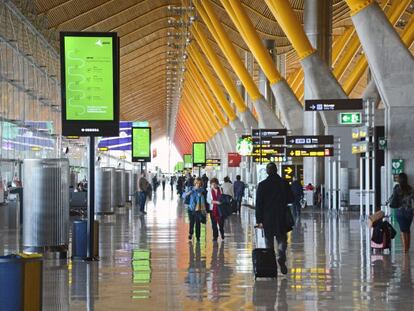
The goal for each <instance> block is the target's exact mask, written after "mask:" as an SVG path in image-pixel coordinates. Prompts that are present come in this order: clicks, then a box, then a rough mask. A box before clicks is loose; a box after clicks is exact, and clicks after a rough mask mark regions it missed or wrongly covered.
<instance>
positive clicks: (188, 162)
mask: <svg viewBox="0 0 414 311" xmlns="http://www.w3.org/2000/svg"><path fill="white" fill-rule="evenodd" d="M192 167H193V156H192V155H191V154H185V155H184V168H192Z"/></svg>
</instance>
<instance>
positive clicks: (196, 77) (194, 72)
mask: <svg viewBox="0 0 414 311" xmlns="http://www.w3.org/2000/svg"><path fill="white" fill-rule="evenodd" d="M187 65H188V66H187V68H188V70H189V72H190V75H189V77H190V78H191V79H192V80H193V81H191V80H190V81H191V82H193V83H192V84H193V85H194V86H198V87H199V88H200V90H201V93H202V94H203V95H204V96H205V97H206V99H207V102H208V103H210V105H211V108H212V109H213V111H214V113H215V114H216V116H217V118H218V119H219V121H220V123H221V124H223V125H224V126H225V125H227V123H228V122H227V120H226V119H225V118H224V117H223V112H222V111H221V110H220V107H219V106H218V104H217V102H216V100H215V98H214V95H213V94H212V93H211V91H210V89H209V88H208V86H207V83H206V82H205V81H204V79H203V77H202V76H201V74H200V72H199V71H198V69H197V68H195V65H194V63H193V62H190V61H188V62H187Z"/></svg>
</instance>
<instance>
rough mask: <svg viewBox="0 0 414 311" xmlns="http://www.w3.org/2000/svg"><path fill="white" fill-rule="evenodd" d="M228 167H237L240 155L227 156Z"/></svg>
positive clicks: (235, 153) (231, 153) (233, 153)
mask: <svg viewBox="0 0 414 311" xmlns="http://www.w3.org/2000/svg"><path fill="white" fill-rule="evenodd" d="M227 159H228V167H239V166H240V162H241V155H240V154H238V153H237V152H230V153H228V154H227Z"/></svg>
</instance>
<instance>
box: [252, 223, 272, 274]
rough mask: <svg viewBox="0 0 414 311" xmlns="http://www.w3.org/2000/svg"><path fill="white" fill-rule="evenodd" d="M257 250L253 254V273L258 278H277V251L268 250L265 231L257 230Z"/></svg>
mask: <svg viewBox="0 0 414 311" xmlns="http://www.w3.org/2000/svg"><path fill="white" fill-rule="evenodd" d="M255 233H256V248H255V249H254V250H253V252H252V259H253V272H254V276H255V279H257V278H277V264H276V254H275V250H274V249H271V248H266V241H265V237H264V230H263V229H261V228H255Z"/></svg>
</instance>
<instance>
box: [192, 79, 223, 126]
mask: <svg viewBox="0 0 414 311" xmlns="http://www.w3.org/2000/svg"><path fill="white" fill-rule="evenodd" d="M188 76H189V75H187V78H188ZM188 82H189V83H188V85H187V86H189V87H190V88H191V91H190V89H189V88H187V90H186V91H187V96H188V97H189V98H190V99H193V100H194V101H195V102H196V103H198V104H199V105H198V107H199V108H200V110H201V111H202V112H203V113H204V114H205V116H206V119H207V120H208V121H209V122H210V123H211V124H212V125H213V126H214V130H215V131H219V130H220V129H221V128H222V127H223V126H224V124H222V123H221V122H219V121H218V120H217V119H216V116H215V114H214V112H213V110H212V108H211V106H210V105H209V103H208V102H207V101H206V98H204V97H203V95H202V94H201V93H200V90H199V88H198V87H196V86H195V85H194V84H193V83H191V81H190V80H189V81H188Z"/></svg>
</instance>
